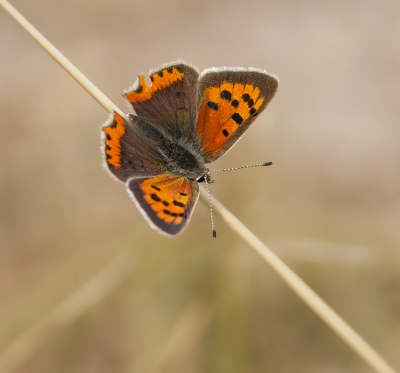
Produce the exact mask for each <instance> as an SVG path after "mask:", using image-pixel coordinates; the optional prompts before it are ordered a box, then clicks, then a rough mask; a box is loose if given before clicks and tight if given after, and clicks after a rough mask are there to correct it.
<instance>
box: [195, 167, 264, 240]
mask: <svg viewBox="0 0 400 373" xmlns="http://www.w3.org/2000/svg"><path fill="white" fill-rule="evenodd" d="M271 165H272V162H264V163H259V164H252V165H248V166H240V167H232V168H222V169H220V170H209V171H208V173H207V175H204V176H202V177H201V178H200V179H198V180H197V181H198V182H202V181H204V182H205V183H206V187H207V192H208V200H209V201H210V214H211V228H212V235H213V237H214V238H217V231H216V230H215V225H214V215H213V209H212V202H211V193H210V185H209V184H211V183H213V182H214V180H212V179H211V177H210V173H211V172H222V171H236V170H241V169H243V168H250V167H265V166H271Z"/></svg>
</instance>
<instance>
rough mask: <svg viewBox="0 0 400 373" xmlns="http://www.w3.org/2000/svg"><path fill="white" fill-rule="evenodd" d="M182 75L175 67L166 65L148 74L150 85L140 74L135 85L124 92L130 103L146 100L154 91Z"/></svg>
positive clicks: (181, 77) (178, 79)
mask: <svg viewBox="0 0 400 373" xmlns="http://www.w3.org/2000/svg"><path fill="white" fill-rule="evenodd" d="M184 75H185V74H184V73H182V72H180V71H179V70H178V69H177V68H176V67H168V68H166V69H163V70H160V71H157V72H154V73H153V74H151V75H150V79H151V82H152V84H151V85H150V86H148V85H147V84H146V79H145V78H144V76H143V75H140V76H139V78H138V79H139V81H138V83H137V87H135V89H134V90H132V91H130V92H126V93H125V97H126V99H127V100H128V101H129V102H131V103H136V102H143V101H147V100H149V99H150V98H151V97H152V96H153V94H154V92H157V91H159V90H161V89H163V88H167V87H169V86H170V85H172V84H174V83H175V82H177V81H181V80H182V79H183V77H184Z"/></svg>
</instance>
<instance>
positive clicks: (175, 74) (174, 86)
mask: <svg viewBox="0 0 400 373" xmlns="http://www.w3.org/2000/svg"><path fill="white" fill-rule="evenodd" d="M198 78H199V72H198V71H197V69H196V68H194V67H192V66H190V65H188V64H187V63H184V62H180V61H178V62H174V63H172V64H167V65H164V66H162V67H161V68H159V69H156V70H152V71H150V80H151V84H150V85H147V83H146V79H145V77H144V75H140V76H139V77H138V79H137V81H136V82H135V83H134V84H133V86H132V87H131V88H129V89H128V90H126V92H125V98H126V99H127V100H128V101H129V102H130V103H131V104H132V106H133V108H134V109H135V112H136V114H137V115H138V116H139V117H140V118H142V119H144V120H145V121H146V122H148V123H150V124H151V125H153V126H155V127H156V128H157V129H158V130H160V131H162V132H163V133H166V134H168V135H169V136H171V137H172V138H181V137H185V138H187V137H190V136H191V134H192V133H193V131H194V125H195V118H196V110H197V107H196V87H197V82H198Z"/></svg>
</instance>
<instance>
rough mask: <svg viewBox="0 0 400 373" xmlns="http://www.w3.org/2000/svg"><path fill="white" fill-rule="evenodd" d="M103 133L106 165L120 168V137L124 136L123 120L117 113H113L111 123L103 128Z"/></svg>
mask: <svg viewBox="0 0 400 373" xmlns="http://www.w3.org/2000/svg"><path fill="white" fill-rule="evenodd" d="M103 131H104V133H105V134H106V141H105V147H106V149H105V152H106V160H107V163H108V164H110V165H112V166H114V167H116V168H121V137H122V136H124V135H125V125H124V118H122V117H121V115H119V114H118V113H114V120H113V122H112V123H111V124H110V125H109V126H107V127H103Z"/></svg>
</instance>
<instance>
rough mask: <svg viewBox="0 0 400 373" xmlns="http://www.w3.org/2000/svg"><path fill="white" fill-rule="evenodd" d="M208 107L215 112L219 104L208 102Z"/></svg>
mask: <svg viewBox="0 0 400 373" xmlns="http://www.w3.org/2000/svg"><path fill="white" fill-rule="evenodd" d="M207 105H208V107H209V108H211V109H213V110H218V104H217V103H216V102H213V101H208V102H207Z"/></svg>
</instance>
